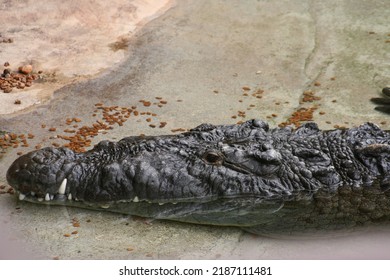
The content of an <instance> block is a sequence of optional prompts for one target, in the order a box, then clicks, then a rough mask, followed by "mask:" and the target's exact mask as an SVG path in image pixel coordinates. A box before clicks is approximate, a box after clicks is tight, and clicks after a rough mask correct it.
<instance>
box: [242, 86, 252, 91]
mask: <svg viewBox="0 0 390 280" xmlns="http://www.w3.org/2000/svg"><path fill="white" fill-rule="evenodd" d="M242 89H243V90H251V88H250V87H248V86H243V87H242Z"/></svg>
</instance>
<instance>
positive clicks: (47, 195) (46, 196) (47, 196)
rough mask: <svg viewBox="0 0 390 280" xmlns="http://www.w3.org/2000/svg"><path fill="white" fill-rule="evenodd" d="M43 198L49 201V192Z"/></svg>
mask: <svg viewBox="0 0 390 280" xmlns="http://www.w3.org/2000/svg"><path fill="white" fill-rule="evenodd" d="M45 200H46V201H50V194H49V193H47V194H46V195H45Z"/></svg>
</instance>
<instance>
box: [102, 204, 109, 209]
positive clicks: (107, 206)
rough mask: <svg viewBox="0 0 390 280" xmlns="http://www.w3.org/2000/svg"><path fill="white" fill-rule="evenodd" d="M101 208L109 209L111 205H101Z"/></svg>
mask: <svg viewBox="0 0 390 280" xmlns="http://www.w3.org/2000/svg"><path fill="white" fill-rule="evenodd" d="M100 207H101V208H103V209H107V208H110V205H109V204H104V205H100Z"/></svg>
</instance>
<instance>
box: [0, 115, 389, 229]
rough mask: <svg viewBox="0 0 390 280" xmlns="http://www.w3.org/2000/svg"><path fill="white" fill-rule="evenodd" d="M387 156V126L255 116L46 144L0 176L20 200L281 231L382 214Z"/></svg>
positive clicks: (349, 225) (351, 224) (348, 224)
mask: <svg viewBox="0 0 390 280" xmlns="http://www.w3.org/2000/svg"><path fill="white" fill-rule="evenodd" d="M389 160H390V133H389V132H387V131H384V130H381V129H380V128H379V127H378V126H377V125H375V124H373V123H365V124H362V125H360V126H358V127H353V128H349V129H335V130H327V131H322V130H320V129H319V128H318V125H317V124H315V123H306V124H304V125H302V126H300V127H299V128H292V127H284V128H279V127H276V128H270V127H269V125H268V123H266V122H265V121H262V120H255V119H253V120H248V121H246V122H243V123H241V124H232V125H212V124H202V125H200V126H197V127H196V128H193V129H191V130H189V131H187V132H184V133H181V134H174V135H163V136H131V137H127V138H124V139H122V140H120V141H118V142H111V141H102V142H100V143H98V144H97V145H96V146H95V147H93V148H92V149H91V150H89V151H87V152H84V153H76V152H74V151H72V150H70V149H68V148H64V147H60V148H54V147H47V148H43V149H40V150H36V151H32V152H30V153H28V154H25V155H22V156H20V157H19V158H17V159H16V160H15V161H14V163H13V164H12V165H11V166H10V167H9V169H8V171H7V175H6V176H7V181H8V182H9V184H10V185H11V186H12V187H13V188H14V189H15V190H16V193H17V195H18V197H19V199H20V200H25V201H30V202H35V203H41V204H49V205H66V206H76V207H84V208H89V209H99V210H105V211H106V210H107V211H113V212H118V213H124V214H129V215H136V216H142V217H149V218H154V219H165V220H174V221H180V222H187V223H195V224H207V225H217V226H234V227H240V228H242V229H244V230H246V231H249V232H252V233H254V234H260V235H262V234H263V235H266V234H279V233H280V234H283V235H286V234H287V235H289V234H297V233H304V232H319V231H320V232H326V231H332V232H333V231H338V230H345V229H354V228H358V227H362V226H367V225H381V224H383V223H384V222H386V221H388V220H389V217H390V176H389V174H390V172H389V171H390V162H389Z"/></svg>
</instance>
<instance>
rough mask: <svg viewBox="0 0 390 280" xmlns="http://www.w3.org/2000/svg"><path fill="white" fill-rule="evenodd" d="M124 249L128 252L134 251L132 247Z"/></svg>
mask: <svg viewBox="0 0 390 280" xmlns="http://www.w3.org/2000/svg"><path fill="white" fill-rule="evenodd" d="M126 250H127V251H129V252H131V251H134V248H132V247H128V248H126Z"/></svg>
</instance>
